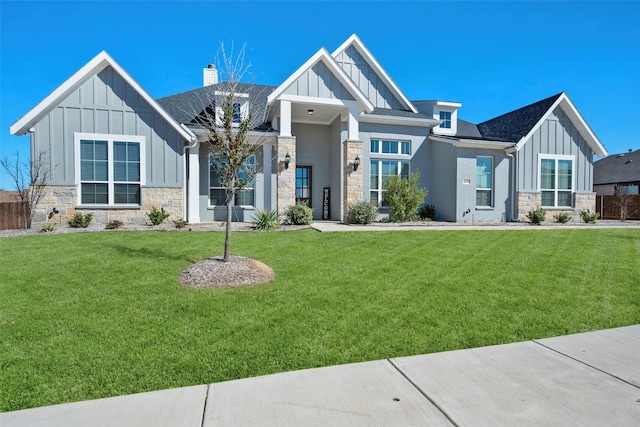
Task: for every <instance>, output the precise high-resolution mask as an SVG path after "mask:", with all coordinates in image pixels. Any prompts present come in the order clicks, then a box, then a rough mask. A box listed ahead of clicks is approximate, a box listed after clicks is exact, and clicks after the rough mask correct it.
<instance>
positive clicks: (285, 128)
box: [280, 100, 291, 136]
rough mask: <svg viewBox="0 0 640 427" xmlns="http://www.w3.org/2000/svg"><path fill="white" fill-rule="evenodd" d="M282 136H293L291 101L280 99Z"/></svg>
mask: <svg viewBox="0 0 640 427" xmlns="http://www.w3.org/2000/svg"><path fill="white" fill-rule="evenodd" d="M280 136H291V101H284V100H283V101H280Z"/></svg>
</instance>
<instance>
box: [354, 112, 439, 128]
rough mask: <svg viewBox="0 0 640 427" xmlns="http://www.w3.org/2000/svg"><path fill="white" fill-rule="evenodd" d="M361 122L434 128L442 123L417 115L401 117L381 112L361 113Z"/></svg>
mask: <svg viewBox="0 0 640 427" xmlns="http://www.w3.org/2000/svg"><path fill="white" fill-rule="evenodd" d="M360 122H364V123H381V124H389V125H401V126H408V125H409V126H419V127H426V128H432V127H434V126H437V125H439V124H440V121H439V120H435V119H428V118H417V117H400V116H384V115H381V114H369V113H367V114H361V115H360Z"/></svg>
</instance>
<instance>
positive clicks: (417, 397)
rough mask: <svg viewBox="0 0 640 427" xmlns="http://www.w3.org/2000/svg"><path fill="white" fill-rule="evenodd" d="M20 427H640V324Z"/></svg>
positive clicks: (227, 386)
mask: <svg viewBox="0 0 640 427" xmlns="http://www.w3.org/2000/svg"><path fill="white" fill-rule="evenodd" d="M0 425H1V426H2V427H11V426H194V427H201V426H206V427H211V426H276V425H277V426H316V425H317V426H376V425H378V426H384V425H388V426H411V425H415V426H418V425H420V426H424V425H429V426H452V425H453V426H516V425H517V426H528V425H530V426H638V425H640V325H635V326H628V327H623V328H617V329H609V330H604V331H597V332H588V333H584V334H577V335H569V336H564V337H557V338H548V339H541V340H534V341H527V342H521V343H515V344H506V345H499V346H492V347H483V348H476V349H470V350H460V351H450V352H444V353H434V354H427V355H421V356H412V357H401V358H397V359H388V360H379V361H375V362H365V363H356V364H350V365H341V366H332V367H327V368H318V369H309V370H304V371H295V372H288V373H283V374H276V375H269V376H264V377H257V378H249V379H242V380H236V381H229V382H223V383H217V384H211V385H201V386H195V387H185V388H180V389H172V390H163V391H157V392H151V393H142V394H136V395H130V396H120V397H113V398H109V399H100V400H93V401H86V402H77V403H69V404H64V405H56V406H48V407H42V408H35V409H29V410H24V411H15V412H6V413H3V414H0Z"/></svg>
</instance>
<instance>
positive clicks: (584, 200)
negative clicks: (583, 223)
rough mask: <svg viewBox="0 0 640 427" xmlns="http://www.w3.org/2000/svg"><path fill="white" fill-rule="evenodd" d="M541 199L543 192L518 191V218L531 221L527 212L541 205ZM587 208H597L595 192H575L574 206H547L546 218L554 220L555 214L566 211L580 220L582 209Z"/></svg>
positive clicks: (593, 209)
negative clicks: (566, 207) (549, 207)
mask: <svg viewBox="0 0 640 427" xmlns="http://www.w3.org/2000/svg"><path fill="white" fill-rule="evenodd" d="M541 201H542V194H541V193H524V192H519V193H517V196H516V203H517V206H516V209H517V212H518V220H520V221H529V218H527V213H528V212H529V211H530V210H532V209H536V208H537V207H538V206H540V203H541ZM587 209H589V210H591V211H595V210H596V195H595V193H575V194H574V195H573V208H569V209H548V208H545V211H546V212H547V217H546V220H547V221H553V216H554V215H557V214H558V213H560V212H566V213H568V214H569V215H571V217H572V218H573V219H574V220H580V211H584V210H587Z"/></svg>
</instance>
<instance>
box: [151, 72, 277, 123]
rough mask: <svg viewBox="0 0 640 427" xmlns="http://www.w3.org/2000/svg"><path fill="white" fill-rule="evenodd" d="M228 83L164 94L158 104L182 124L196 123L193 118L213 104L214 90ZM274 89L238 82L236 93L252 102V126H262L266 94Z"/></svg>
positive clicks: (222, 89) (219, 89)
mask: <svg viewBox="0 0 640 427" xmlns="http://www.w3.org/2000/svg"><path fill="white" fill-rule="evenodd" d="M227 87H228V83H226V82H221V83H216V84H214V85H211V86H205V87H200V88H197V89H193V90H188V91H186V92H181V93H177V94H175V95H171V96H166V97H164V98H160V99H158V100H157V102H158V104H160V105H161V106H162V108H164V109H165V110H166V111H167V113H169V114H171V116H172V117H173V118H174V119H175V120H176V121H177V122H178V123H184V124H187V125H189V124H196V123H197V121H196V120H195V119H196V118H197V117H199V116H200V114H201V113H202V112H203V111H204V110H205V109H207V108H212V107H213V106H214V105H215V102H214V101H215V92H216V91H224V90H225V89H226V88H227ZM275 89H276V86H266V85H257V84H249V83H239V84H238V86H237V88H236V91H235V92H236V93H246V94H248V95H249V100H250V101H251V104H252V107H251V108H252V114H253V117H254V118H255V119H256V124H255V126H254V127H256V128H259V127H262V126H261V125H262V124H263V123H262V122H263V119H264V116H265V110H266V108H267V96H269V94H270V93H271V92H273V91H274V90H275Z"/></svg>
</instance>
